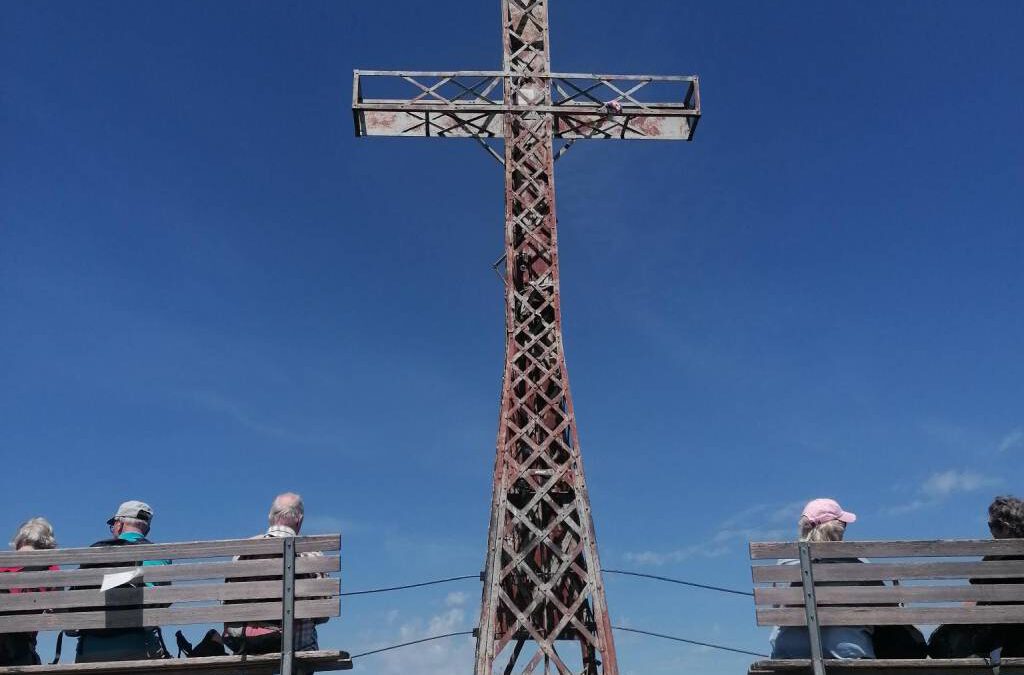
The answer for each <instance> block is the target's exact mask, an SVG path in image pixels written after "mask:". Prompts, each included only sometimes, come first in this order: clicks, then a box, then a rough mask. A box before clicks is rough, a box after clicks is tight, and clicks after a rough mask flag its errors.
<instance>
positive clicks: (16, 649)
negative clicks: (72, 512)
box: [0, 518, 58, 666]
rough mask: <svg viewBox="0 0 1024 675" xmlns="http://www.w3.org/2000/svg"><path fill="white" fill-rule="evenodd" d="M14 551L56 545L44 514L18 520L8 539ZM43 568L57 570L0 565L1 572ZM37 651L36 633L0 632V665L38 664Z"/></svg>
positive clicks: (29, 590) (14, 590)
mask: <svg viewBox="0 0 1024 675" xmlns="http://www.w3.org/2000/svg"><path fill="white" fill-rule="evenodd" d="M11 548H13V549H14V550H15V551H42V550H46V549H53V548H57V540H56V539H55V538H54V536H53V526H52V525H50V522H49V521H48V520H46V518H32V519H30V520H27V521H25V522H24V523H22V525H21V527H19V528H18V531H17V532H16V533H15V535H14V540H13V541H11ZM43 569H49V570H51V571H55V570H57V569H58V568H57V566H56V565H51V566H50V567H43V568H40V567H0V573H2V572H33V571H39V570H43ZM46 590H49V589H46V588H11V589H9V590H6V591H3V590H0V593H32V592H35V591H46ZM39 663H40V661H39V654H38V653H37V652H36V633H35V632H27V633H0V666H35V665H39Z"/></svg>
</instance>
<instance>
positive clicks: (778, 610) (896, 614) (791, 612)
mask: <svg viewBox="0 0 1024 675" xmlns="http://www.w3.org/2000/svg"><path fill="white" fill-rule="evenodd" d="M818 623H819V624H821V625H822V626H892V625H902V624H919V625H934V624H942V623H958V624H996V623H1024V605H1000V606H983V607H819V608H818ZM757 624H758V625H759V626H804V625H806V624H807V617H806V614H805V612H804V608H803V606H800V607H759V608H757Z"/></svg>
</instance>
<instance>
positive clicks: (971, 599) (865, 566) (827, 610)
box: [750, 539, 1024, 675]
mask: <svg viewBox="0 0 1024 675" xmlns="http://www.w3.org/2000/svg"><path fill="white" fill-rule="evenodd" d="M986 556H1003V557H1005V556H1014V557H1017V556H1019V557H1020V558H1021V559H1019V560H999V561H982V558H983V557H986ZM750 559H751V560H752V561H754V562H753V563H752V568H751V572H752V575H753V580H754V584H755V587H754V604H755V609H756V612H757V623H758V625H759V626H807V627H809V630H808V634H809V638H810V647H811V658H810V659H794V660H768V661H758V662H756V663H754V664H753V665H752V666H751V668H750V673H751V674H752V675H768V674H769V673H771V674H782V673H787V674H795V673H805V672H813V673H814V674H815V675H822V674H823V673H825V672H826V671H827V672H830V673H857V674H859V675H869V674H875V673H879V674H881V673H884V674H886V675H896V674H900V675H902V674H904V673H905V674H907V675H909V674H910V673H914V674H921V675H925V674H927V675H938V674H939V673H957V674H960V675H968V673H992V672H993V670H994V669H998V671H999V672H1001V673H1002V674H1003V675H1008V674H1016V673H1020V674H1024V658H1003V659H1001V661H1000V662H999V663H992V662H991V661H990V659H987V658H967V659H901V660H896V659H858V660H837V659H825V658H823V657H822V647H821V633H820V629H821V627H823V626H844V625H845V626H883V625H917V626H933V625H939V624H983V625H992V624H1009V623H1020V624H1024V583H1020V581H1021V580H1022V579H1024V540H1022V539H1002V540H980V541H950V540H947V541H890V542H874V541H863V542H859V541H849V542H827V543H813V544H809V543H806V542H799V543H752V544H750ZM857 559H859V560H860V561H859V562H858V561H857ZM781 560H791V561H792V560H796V561H798V562H797V563H796V564H786V565H780V564H778V563H779V562H780V561H781ZM837 560H849V562H837ZM826 561H828V562H826ZM971 579H985V581H986V582H985V583H980V584H978V583H976V584H971V583H970V580H971ZM1015 581H1016V583H1014V582H1015ZM864 582H869V583H870V582H875V583H876V584H877V583H878V582H885V585H864ZM964 603H980V604H978V605H977V606H971V605H968V604H964ZM990 603H996V604H990ZM998 603H1003V604H998ZM1011 603H1020V604H1011Z"/></svg>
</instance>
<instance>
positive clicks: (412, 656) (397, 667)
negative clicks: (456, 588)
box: [368, 593, 475, 675]
mask: <svg viewBox="0 0 1024 675" xmlns="http://www.w3.org/2000/svg"><path fill="white" fill-rule="evenodd" d="M460 595H464V594H461V593H450V594H449V595H448V597H447V598H446V599H445V608H444V609H441V610H439V611H438V612H437V613H435V614H433V615H431V616H427V617H413V618H409V619H408V620H406V621H405V622H403V623H402V624H401V625H400V626H399V627H398V631H397V632H391V633H390V634H389V635H387V636H386V637H383V638H381V639H380V641H379V643H377V644H376V645H371V646H369V647H368V649H379V648H380V647H383V646H387V645H391V644H398V643H402V642H411V641H413V640H420V639H423V638H426V637H431V636H434V635H444V634H447V633H455V632H458V631H463V630H466V629H467V626H470V627H471V625H472V623H473V620H474V619H475V617H473V618H470V616H469V615H468V614H467V612H466V608H465V606H464V605H465V598H459V597H458V596H460ZM453 601H454V604H453ZM473 648H474V642H473V639H472V638H471V637H469V636H464V637H454V638H448V639H444V640H437V641H434V642H427V643H424V644H421V645H418V646H417V647H416V648H415V649H396V650H394V651H390V652H385V653H383V654H380V655H378V656H375V657H374V658H375V659H376V662H375V663H374V664H373V666H374V667H373V672H376V673H381V675H404V674H405V673H409V672H417V673H422V674H423V675H451V674H452V673H465V672H469V671H471V670H472V669H473Z"/></svg>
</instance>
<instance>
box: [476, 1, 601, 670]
mask: <svg viewBox="0 0 1024 675" xmlns="http://www.w3.org/2000/svg"><path fill="white" fill-rule="evenodd" d="M503 18H504V20H505V49H506V64H505V66H506V70H507V71H508V72H509V73H510V74H511V76H510V77H508V78H507V79H506V81H505V91H504V96H505V100H506V101H511V102H512V103H513V104H514V105H523V106H537V107H543V106H550V105H551V80H550V79H549V78H548V77H546V75H547V73H548V72H549V69H548V55H547V7H546V2H545V0H504V2H503ZM552 125H553V120H552V116H551V115H550V114H547V113H544V112H539V111H525V112H514V113H509V114H507V115H506V116H505V186H506V196H505V216H506V218H505V222H506V224H505V243H506V277H505V281H506V330H507V343H506V356H505V376H504V386H503V391H502V406H501V417H500V421H499V432H498V448H497V452H498V456H497V461H496V464H495V483H494V485H495V487H494V500H493V504H492V514H491V531H490V538H491V540H490V547H489V554H488V567H487V571H486V579H485V587H484V602H483V607H482V615H481V622H480V628H479V638H478V643H477V664H476V673H477V675H491V674H492V673H493V672H494V670H495V662H496V661H497V659H498V658H499V657H502V654H503V651H505V650H506V648H508V650H507V652H508V661H507V665H504V670H503V672H504V673H505V675H510V674H511V673H512V672H513V671H514V670H516V669H517V663H518V661H519V659H520V657H521V656H522V657H523V662H524V665H522V666H520V667H521V671H520V672H522V673H523V674H524V675H531V674H532V673H533V672H534V671H535V670H536V669H537V668H538V666H540V665H541V664H542V663H543V671H544V672H545V673H547V672H551V669H552V668H553V669H554V671H555V672H557V673H559V674H560V675H570V674H572V673H582V674H584V675H598V674H599V673H603V674H604V675H616V674H617V667H616V663H615V654H614V646H613V643H612V637H611V631H610V625H609V621H608V614H607V610H606V606H605V600H604V589H603V586H602V584H601V578H600V565H599V563H598V558H597V551H596V547H595V542H594V535H593V523H592V521H591V516H590V506H589V500H588V498H587V493H586V485H585V482H584V478H583V468H582V464H581V459H580V453H579V444H578V440H577V435H576V426H575V419H574V416H573V409H572V399H571V396H570V392H569V382H568V378H567V375H566V370H565V359H564V355H563V351H562V336H561V319H560V314H559V294H558V249H557V236H556V223H555V211H554V175H553V162H554V154H553V147H552V138H553V128H552ZM567 639H568V640H574V641H575V642H576V643H577V644H578V647H577V648H578V649H579V650H580V653H581V658H576V659H567V658H564V657H563V655H561V654H559V652H558V650H557V649H556V641H558V640H567ZM527 645H529V647H528V649H529V650H530V651H531V652H532V654H531V655H530V656H528V657H527V656H525V655H523V651H524V647H527ZM502 660H503V661H504V658H503V659H502ZM570 663H572V664H576V663H578V664H579V665H578V666H574V665H570ZM501 667H502V666H501V665H499V669H500V668H501Z"/></svg>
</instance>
